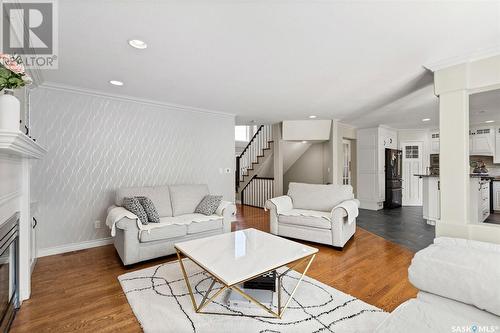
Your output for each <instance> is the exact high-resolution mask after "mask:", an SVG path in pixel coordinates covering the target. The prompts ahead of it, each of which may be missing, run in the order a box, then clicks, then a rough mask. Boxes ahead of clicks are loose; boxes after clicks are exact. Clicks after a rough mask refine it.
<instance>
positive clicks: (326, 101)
mask: <svg viewBox="0 0 500 333" xmlns="http://www.w3.org/2000/svg"><path fill="white" fill-rule="evenodd" d="M59 22H60V23H59V48H60V50H59V54H60V56H59V70H52V71H47V72H46V73H44V76H45V79H46V81H49V82H55V83H58V84H65V85H70V86H76V87H82V88H86V89H93V90H98V91H103V92H106V93H113V94H121V95H127V96H132V97H137V98H141V99H151V100H156V101H160V102H165V103H172V104H180V105H186V106H192V107H199V108H203V109H209V110H214V111H221V112H227V113H233V114H236V115H237V122H238V123H246V122H248V121H250V120H256V121H257V122H259V123H260V122H275V121H280V120H285V119H286V120H290V119H304V118H307V116H308V115H311V114H314V115H318V116H319V117H321V118H328V119H332V118H334V119H341V120H343V121H345V122H347V123H351V124H354V125H356V126H372V125H377V124H387V125H390V126H396V127H399V128H412V127H418V126H422V124H421V119H422V118H425V117H429V118H432V119H433V120H434V119H436V118H437V99H436V97H435V96H434V95H433V91H432V75H430V74H429V73H427V72H426V71H425V70H424V68H423V67H422V66H423V65H424V64H429V63H433V62H436V61H440V60H443V59H448V58H450V57H455V56H457V55H464V54H468V53H470V52H477V51H480V50H482V49H488V48H491V47H494V46H496V45H498V43H499V41H500V2H492V1H489V2H480V1H463V2H457V1H415V2H409V1H392V2H391V1H356V2H350V1H278V0H276V1H248V0H247V1H239V0H232V1H229V0H227V1H191V0H182V1H126V0H120V1H118V0H116V1H102V0H79V1H76V0H75V1H71V0H66V1H60V2H59ZM131 38H138V39H143V40H145V41H146V42H147V43H148V45H149V47H148V49H146V50H144V51H141V50H136V49H132V48H131V47H130V46H129V45H128V44H127V40H128V39H131ZM112 79H115V80H121V81H123V82H125V85H124V86H123V87H115V86H111V85H109V83H108V81H109V80H112ZM429 125H430V124H429ZM426 126H428V125H426Z"/></svg>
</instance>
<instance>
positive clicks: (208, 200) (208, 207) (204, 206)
mask: <svg viewBox="0 0 500 333" xmlns="http://www.w3.org/2000/svg"><path fill="white" fill-rule="evenodd" d="M221 201H222V195H205V197H204V198H203V199H202V200H201V202H200V203H199V204H198V206H197V207H196V209H195V211H194V212H195V213H199V214H204V215H212V214H213V213H215V211H216V210H217V207H219V205H220V203H221Z"/></svg>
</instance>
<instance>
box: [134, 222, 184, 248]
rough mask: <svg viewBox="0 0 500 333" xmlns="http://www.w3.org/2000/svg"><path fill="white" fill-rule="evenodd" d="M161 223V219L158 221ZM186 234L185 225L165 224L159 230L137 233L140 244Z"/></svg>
mask: <svg viewBox="0 0 500 333" xmlns="http://www.w3.org/2000/svg"><path fill="white" fill-rule="evenodd" d="M160 221H161V219H160ZM160 223H161V222H160ZM186 234H187V225H181V224H166V225H163V226H162V227H161V228H154V229H151V230H142V231H140V232H139V240H140V241H141V242H142V243H147V242H154V241H157V240H161V239H169V238H176V237H182V236H185V235H186Z"/></svg>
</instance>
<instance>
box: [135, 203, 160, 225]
mask: <svg viewBox="0 0 500 333" xmlns="http://www.w3.org/2000/svg"><path fill="white" fill-rule="evenodd" d="M136 198H137V199H138V200H139V203H140V204H141V206H142V208H144V211H145V212H146V215H147V216H148V221H149V223H160V215H159V214H158V212H157V211H156V207H155V205H154V204H153V201H152V200H151V199H149V198H148V197H136Z"/></svg>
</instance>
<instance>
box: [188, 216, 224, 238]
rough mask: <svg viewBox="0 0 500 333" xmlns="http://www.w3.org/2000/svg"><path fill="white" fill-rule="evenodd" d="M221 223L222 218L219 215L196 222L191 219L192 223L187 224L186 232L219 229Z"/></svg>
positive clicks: (192, 232)
mask: <svg viewBox="0 0 500 333" xmlns="http://www.w3.org/2000/svg"><path fill="white" fill-rule="evenodd" d="M189 215H191V214H189ZM193 215H202V214H193ZM223 224H224V220H223V219H222V218H221V217H220V216H218V218H217V219H210V220H206V221H197V222H194V221H193V222H192V223H190V224H188V225H187V233H188V234H197V233H199V232H205V231H210V230H216V229H221V228H222V225H223Z"/></svg>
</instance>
